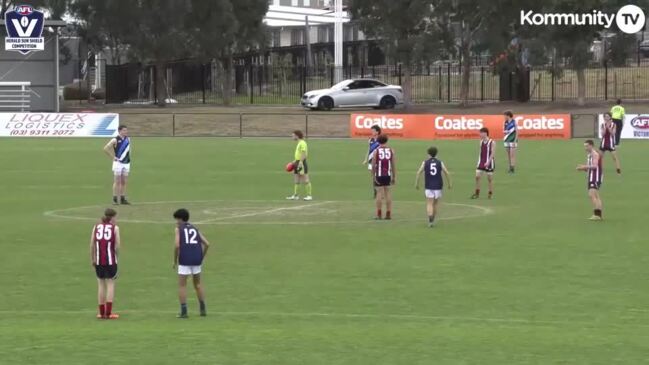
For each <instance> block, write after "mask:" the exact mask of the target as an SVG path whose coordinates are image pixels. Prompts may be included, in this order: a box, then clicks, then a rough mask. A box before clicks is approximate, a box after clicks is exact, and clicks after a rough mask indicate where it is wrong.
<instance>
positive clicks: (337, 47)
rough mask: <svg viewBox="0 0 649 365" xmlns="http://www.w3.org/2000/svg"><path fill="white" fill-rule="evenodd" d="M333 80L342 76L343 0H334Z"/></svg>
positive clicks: (338, 79) (340, 78) (337, 81)
mask: <svg viewBox="0 0 649 365" xmlns="http://www.w3.org/2000/svg"><path fill="white" fill-rule="evenodd" d="M334 1H335V3H334V70H335V71H334V81H335V82H336V83H339V82H340V81H342V78H343V74H342V71H343V0H334Z"/></svg>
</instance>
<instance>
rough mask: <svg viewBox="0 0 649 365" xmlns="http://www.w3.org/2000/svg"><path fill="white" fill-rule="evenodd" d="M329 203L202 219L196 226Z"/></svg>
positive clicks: (322, 203)
mask: <svg viewBox="0 0 649 365" xmlns="http://www.w3.org/2000/svg"><path fill="white" fill-rule="evenodd" d="M330 203H333V201H323V202H318V203H315V204H303V205H298V206H295V207H281V208H273V209H267V210H262V211H259V212H252V213H243V214H235V215H230V216H227V217H219V218H210V219H204V220H202V221H199V222H196V224H207V223H210V222H218V221H223V220H227V219H237V218H247V217H255V216H258V215H265V214H273V213H277V212H283V211H287V210H302V209H305V208H312V207H318V206H322V205H325V204H330Z"/></svg>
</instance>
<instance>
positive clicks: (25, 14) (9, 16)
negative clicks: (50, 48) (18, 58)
mask: <svg viewBox="0 0 649 365" xmlns="http://www.w3.org/2000/svg"><path fill="white" fill-rule="evenodd" d="M44 23H45V20H44V16H43V12H40V11H38V10H34V8H33V7H32V6H31V5H17V6H16V7H15V8H13V10H8V11H7V12H6V13H5V26H6V27H7V37H6V38H5V50H7V51H17V52H20V53H22V54H28V53H29V52H32V51H42V50H44V49H45V41H44V39H43V26H44Z"/></svg>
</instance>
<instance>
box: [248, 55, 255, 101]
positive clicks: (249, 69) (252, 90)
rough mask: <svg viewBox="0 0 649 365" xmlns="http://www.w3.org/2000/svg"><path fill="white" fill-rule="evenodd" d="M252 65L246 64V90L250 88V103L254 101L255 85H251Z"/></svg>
mask: <svg viewBox="0 0 649 365" xmlns="http://www.w3.org/2000/svg"><path fill="white" fill-rule="evenodd" d="M252 67H253V66H252V65H250V66H248V90H250V104H254V103H255V97H254V94H255V87H254V85H253V75H252Z"/></svg>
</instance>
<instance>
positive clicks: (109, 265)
mask: <svg viewBox="0 0 649 365" xmlns="http://www.w3.org/2000/svg"><path fill="white" fill-rule="evenodd" d="M116 216H117V212H115V211H114V210H113V209H106V211H105V212H104V216H103V217H102V218H101V221H100V222H99V223H97V224H95V226H94V227H93V228H92V233H91V235H90V261H91V263H92V266H93V267H94V268H95V274H96V275H97V297H98V302H99V313H98V314H97V318H100V319H116V318H119V316H118V315H117V314H114V313H113V312H112V311H113V297H114V294H115V279H116V278H117V254H118V252H119V246H120V243H121V241H120V236H119V227H117V225H116V224H115V217H116Z"/></svg>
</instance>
